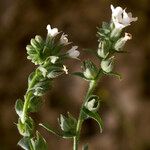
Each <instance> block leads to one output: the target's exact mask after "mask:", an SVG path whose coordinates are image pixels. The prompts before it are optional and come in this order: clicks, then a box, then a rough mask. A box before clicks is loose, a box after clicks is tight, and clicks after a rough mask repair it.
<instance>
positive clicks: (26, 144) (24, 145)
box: [18, 137, 31, 150]
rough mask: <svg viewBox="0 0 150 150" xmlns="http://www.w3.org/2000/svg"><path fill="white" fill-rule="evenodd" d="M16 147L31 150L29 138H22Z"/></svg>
mask: <svg viewBox="0 0 150 150" xmlns="http://www.w3.org/2000/svg"><path fill="white" fill-rule="evenodd" d="M18 145H19V146H20V147H21V148H23V149H24V150H31V149H30V138H28V137H24V138H22V139H21V140H20V141H19V142H18Z"/></svg>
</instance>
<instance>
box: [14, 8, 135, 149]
mask: <svg viewBox="0 0 150 150" xmlns="http://www.w3.org/2000/svg"><path fill="white" fill-rule="evenodd" d="M111 10H112V17H111V21H110V23H106V22H103V24H102V27H101V28H98V32H97V37H98V50H97V54H96V55H97V56H98V59H99V60H100V63H99V66H96V65H95V64H94V63H93V62H92V61H90V60H85V61H84V62H83V64H82V68H83V70H82V71H81V72H75V73H73V74H74V75H76V76H79V77H81V78H83V79H84V80H86V81H87V82H88V83H89V88H88V90H87V93H86V96H85V98H84V100H83V104H82V106H81V109H80V113H79V117H78V119H76V118H74V117H73V116H72V115H71V114H70V113H68V115H67V116H64V115H62V114H61V115H60V118H59V125H60V128H61V131H58V130H56V129H54V128H52V127H50V126H48V125H45V124H41V123H40V124H39V125H40V126H42V127H43V128H44V129H46V130H47V131H49V132H51V133H53V134H55V135H57V136H59V137H62V138H66V139H68V138H69V139H70V138H71V139H72V140H73V150H78V145H79V140H80V131H81V127H82V124H83V122H84V121H85V120H87V119H88V118H92V119H94V120H95V121H96V122H97V123H98V125H99V127H100V132H102V129H103V122H102V119H101V117H100V115H99V114H98V112H97V111H98V109H99V106H100V98H99V97H98V96H97V95H94V94H93V92H94V89H95V87H96V86H97V84H98V81H99V80H100V79H101V78H102V76H104V75H111V76H116V77H119V78H120V75H119V74H118V73H116V72H114V61H115V54H116V53H122V52H123V47H124V45H125V44H126V42H127V41H128V40H130V39H131V38H132V36H131V34H129V33H125V36H122V34H123V29H124V28H125V27H127V26H129V25H130V24H131V22H133V21H136V20H137V18H133V17H132V14H131V13H126V10H125V9H124V10H123V9H122V8H121V7H116V8H114V7H113V5H111ZM60 34H61V33H60V32H58V29H57V28H53V29H52V28H51V26H50V25H47V37H46V40H44V39H43V38H42V37H41V36H39V35H37V36H35V38H33V39H31V41H30V44H29V45H27V47H26V50H27V54H28V57H27V58H28V59H29V60H31V61H32V62H33V63H34V64H35V65H36V66H37V68H36V69H35V71H33V72H32V73H31V74H30V75H29V78H28V88H27V91H26V93H25V95H24V98H23V99H24V100H22V99H18V100H17V101H16V104H15V110H16V113H17V114H18V117H19V118H18V123H17V124H16V125H17V128H18V131H19V133H20V134H21V135H22V136H23V138H22V139H21V140H20V141H19V142H18V145H20V146H21V147H22V148H23V149H25V150H47V149H48V147H47V143H46V140H45V139H44V138H43V137H42V135H41V134H40V133H39V132H38V131H36V129H35V122H34V120H33V119H32V118H31V117H30V113H32V112H37V111H38V110H39V109H40V107H41V105H42V103H43V101H42V99H41V97H42V96H43V94H44V93H45V92H46V91H47V90H48V89H49V88H50V86H51V85H52V83H53V79H55V78H57V77H59V76H61V75H62V74H63V73H65V74H68V69H67V67H66V66H65V65H64V61H65V60H66V59H69V58H73V59H78V56H79V54H80V52H79V51H78V46H72V47H71V48H70V49H68V51H66V52H63V51H62V50H63V49H64V48H67V47H68V46H69V45H71V43H70V42H69V40H68V38H67V35H66V34H64V33H62V34H61V35H60ZM83 150H88V145H84V146H83Z"/></svg>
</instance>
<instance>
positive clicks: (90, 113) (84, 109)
mask: <svg viewBox="0 0 150 150" xmlns="http://www.w3.org/2000/svg"><path fill="white" fill-rule="evenodd" d="M82 110H83V112H84V113H85V114H86V115H88V116H89V117H90V118H92V119H94V120H95V121H96V122H97V123H98V125H99V127H100V132H101V133H102V129H103V122H102V119H101V118H100V116H99V114H98V113H96V112H92V111H89V110H88V109H87V108H85V107H83V109H82Z"/></svg>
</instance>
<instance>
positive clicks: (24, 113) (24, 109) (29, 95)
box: [21, 74, 37, 123]
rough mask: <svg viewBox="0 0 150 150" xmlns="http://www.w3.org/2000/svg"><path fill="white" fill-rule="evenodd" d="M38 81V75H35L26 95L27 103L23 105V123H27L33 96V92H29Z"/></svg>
mask: <svg viewBox="0 0 150 150" xmlns="http://www.w3.org/2000/svg"><path fill="white" fill-rule="evenodd" d="M36 79H37V75H36V74H35V75H34V77H33V78H32V81H31V83H30V85H29V86H28V89H27V92H26V94H25V96H24V97H25V102H24V105H23V113H22V118H21V122H22V123H25V119H26V114H27V110H28V105H29V102H30V98H31V96H32V95H33V94H32V93H31V92H29V90H30V89H31V88H32V87H33V86H34V85H35V82H36Z"/></svg>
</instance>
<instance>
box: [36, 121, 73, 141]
mask: <svg viewBox="0 0 150 150" xmlns="http://www.w3.org/2000/svg"><path fill="white" fill-rule="evenodd" d="M39 125H40V126H41V127H43V128H44V129H46V130H47V131H49V132H51V133H53V134H54V135H56V136H58V137H62V138H64V139H67V138H73V137H74V136H75V134H72V133H70V132H64V131H63V132H59V131H56V130H55V129H54V128H52V127H50V126H49V125H44V124H41V123H40V124H39Z"/></svg>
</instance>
